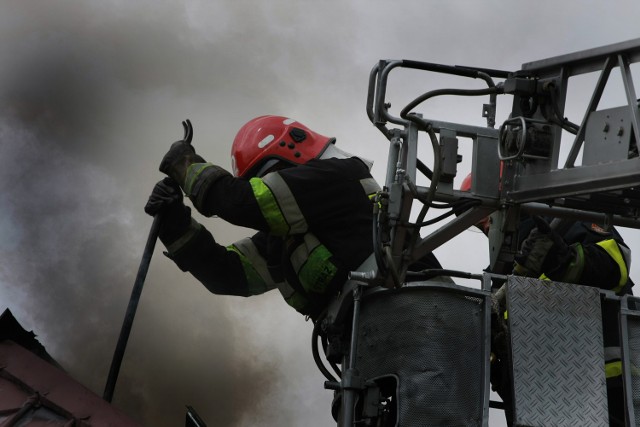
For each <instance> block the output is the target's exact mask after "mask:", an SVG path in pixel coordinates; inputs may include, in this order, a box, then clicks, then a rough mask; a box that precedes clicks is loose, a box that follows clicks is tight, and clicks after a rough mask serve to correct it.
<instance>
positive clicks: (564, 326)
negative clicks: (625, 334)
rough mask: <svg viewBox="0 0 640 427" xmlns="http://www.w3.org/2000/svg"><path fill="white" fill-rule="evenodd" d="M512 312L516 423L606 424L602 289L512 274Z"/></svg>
mask: <svg viewBox="0 0 640 427" xmlns="http://www.w3.org/2000/svg"><path fill="white" fill-rule="evenodd" d="M507 310H508V321H509V329H510V334H511V352H512V359H513V382H514V405H515V412H514V424H515V425H516V426H530V427H538V426H540V427H542V426H557V427H575V426H591V427H598V426H607V425H608V414H607V394H606V379H605V375H604V348H603V344H602V314H601V311H600V292H599V290H598V289H597V288H592V287H587V286H579V285H572V284H567V283H559V282H551V281H542V280H537V279H531V278H524V277H516V276H512V277H510V278H509V281H508V290H507Z"/></svg>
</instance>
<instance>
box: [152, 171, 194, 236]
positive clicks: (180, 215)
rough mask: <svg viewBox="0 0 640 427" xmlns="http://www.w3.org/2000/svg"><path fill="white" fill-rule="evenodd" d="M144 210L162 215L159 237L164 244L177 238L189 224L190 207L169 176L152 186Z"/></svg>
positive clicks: (154, 214) (153, 214)
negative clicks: (186, 204)
mask: <svg viewBox="0 0 640 427" xmlns="http://www.w3.org/2000/svg"><path fill="white" fill-rule="evenodd" d="M144 211H145V212H146V213H147V214H149V215H151V216H156V215H162V220H161V222H160V233H159V237H160V240H161V241H162V243H164V244H165V246H167V245H170V244H171V243H173V242H175V241H176V240H178V238H179V237H180V236H182V235H183V234H184V233H186V232H187V230H188V228H189V225H190V224H191V209H189V208H188V207H187V206H185V205H184V203H183V196H182V190H181V189H180V187H179V186H178V184H176V182H175V181H174V180H173V179H171V178H168V177H167V178H164V179H163V180H162V181H158V183H157V184H156V185H155V187H153V191H152V192H151V195H150V196H149V200H148V201H147V204H146V205H145V207H144Z"/></svg>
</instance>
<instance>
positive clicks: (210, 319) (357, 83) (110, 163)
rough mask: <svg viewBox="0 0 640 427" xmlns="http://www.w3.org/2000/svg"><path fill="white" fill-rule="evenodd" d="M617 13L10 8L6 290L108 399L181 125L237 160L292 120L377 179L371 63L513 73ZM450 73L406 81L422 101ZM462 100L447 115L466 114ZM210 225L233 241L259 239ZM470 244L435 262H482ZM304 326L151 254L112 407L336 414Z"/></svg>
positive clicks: (0, 36)
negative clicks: (241, 144)
mask: <svg viewBox="0 0 640 427" xmlns="http://www.w3.org/2000/svg"><path fill="white" fill-rule="evenodd" d="M623 6H624V7H623ZM618 7H619V10H618V9H616V10H613V9H612V8H611V6H610V5H604V4H603V6H598V5H593V4H590V5H589V8H588V9H587V8H586V7H585V6H584V5H583V4H582V2H577V1H567V2H563V3H562V5H559V4H557V2H551V1H546V2H545V1H543V2H539V3H537V4H536V5H533V6H532V5H531V4H524V3H522V5H518V4H517V3H515V4H513V3H510V4H509V5H506V4H505V3H504V2H499V1H493V0H492V1H488V2H477V1H470V0H465V1H459V2H438V1H432V2H424V0H420V1H406V2H400V3H398V2H395V3H393V4H392V3H389V4H383V3H382V2H375V1H374V2H372V1H370V0H366V1H365V0H358V1H351V2H344V1H341V2H338V1H330V2H290V1H270V2H266V3H263V2H243V1H231V0H225V1H216V2H207V1H202V0H191V1H187V2H184V3H181V2H157V1H150V0H148V1H144V0H143V1H137V2H121V1H117V0H109V1H100V2H98V1H96V2H86V1H80V0H67V1H63V2H55V4H54V3H51V4H49V3H46V2H24V1H20V0H7V1H3V2H2V5H0V57H2V58H3V65H2V67H0V236H1V238H0V257H1V258H2V260H3V262H2V263H0V301H2V305H3V306H7V307H9V308H11V309H12V311H14V313H15V314H16V316H17V317H18V319H19V320H20V321H21V322H22V323H23V324H24V325H25V327H26V328H27V329H33V330H34V331H35V332H36V333H37V334H39V336H40V339H41V340H42V342H43V344H44V345H45V346H46V347H47V349H48V350H49V351H50V353H51V354H52V355H53V356H54V357H55V358H56V359H58V360H59V361H60V362H61V363H62V364H63V365H64V366H65V367H67V369H68V370H69V371H70V373H72V375H74V376H75V377H76V378H77V379H78V380H79V381H81V382H82V383H84V384H85V385H87V386H88V387H90V388H91V389H93V390H94V391H95V392H97V393H98V394H101V393H102V389H103V387H104V382H105V380H106V375H107V372H108V368H109V363H110V361H111V356H112V352H113V348H114V346H115V342H116V340H117V335H118V332H119V328H120V325H121V322H122V317H123V315H124V311H125V308H126V304H127V300H128V297H129V294H130V291H131V286H132V285H133V280H134V277H135V273H136V269H137V265H138V262H139V259H140V256H141V251H142V248H143V246H144V242H145V239H146V233H147V232H148V227H149V226H150V222H151V220H150V218H149V217H147V216H146V215H145V214H144V213H143V212H142V207H143V206H144V203H145V200H146V197H147V195H148V193H149V192H150V190H151V188H152V186H153V184H154V183H155V181H157V180H159V179H160V178H161V175H160V174H159V172H158V171H157V165H158V162H159V160H160V158H161V157H162V155H163V154H164V152H165V150H166V148H167V147H168V145H169V144H170V143H171V142H173V141H174V140H176V139H178V138H179V137H180V136H181V133H182V129H181V126H180V122H181V121H182V120H183V119H185V118H190V119H191V120H192V122H193V123H194V126H195V139H194V144H195V146H196V148H197V149H198V151H199V152H200V153H201V154H202V155H203V156H204V157H205V158H206V159H208V160H211V161H214V162H217V163H219V164H221V165H222V166H226V167H228V166H229V155H228V153H229V146H230V141H231V140H232V139H233V136H234V134H235V131H236V130H237V129H238V128H239V127H240V126H241V125H242V124H243V123H244V122H245V121H246V120H248V119H250V118H251V117H254V116H256V115H261V114H283V115H290V116H294V117H296V118H297V119H299V120H301V121H303V122H305V123H306V124H308V125H309V126H311V127H313V128H316V129H318V130H319V131H322V132H324V133H327V134H333V135H335V136H337V137H338V143H339V144H344V145H343V147H344V148H346V149H347V150H348V151H354V152H361V153H363V154H365V156H366V157H372V158H374V160H376V161H377V162H378V163H377V165H376V166H375V168H374V172H375V173H376V174H377V178H379V179H380V180H381V176H383V173H384V166H385V165H384V159H385V157H386V141H385V140H384V139H383V138H382V137H381V135H380V134H379V133H377V131H376V130H375V129H374V128H373V126H371V124H370V123H369V121H368V119H367V117H366V114H365V101H366V90H367V80H368V78H369V71H370V70H371V68H372V67H373V65H374V64H375V63H376V61H377V60H379V59H381V58H397V59H402V58H407V59H416V60H424V61H430V62H441V63H448V64H464V65H477V66H481V67H487V68H500V69H516V68H518V67H519V65H520V64H521V63H522V62H526V61H531V60H536V59H542V58H545V57H549V56H553V55H557V54H562V53H567V52H571V51H575V50H580V49H586V48H589V47H594V46H599V45H603V44H608V43H614V42H618V41H622V40H626V39H630V38H633V37H635V36H636V35H635V33H633V31H635V30H634V28H635V24H636V23H635V22H634V17H636V16H638V13H637V12H638V7H639V6H638V5H637V4H635V3H632V2H631V1H625V2H622V5H619V6H618ZM625 8H626V9H625ZM630 8H633V10H634V11H635V12H636V13H633V12H632V11H631V9H630ZM577 22H579V23H581V24H582V25H581V26H579V27H578V26H577V24H576V23H577ZM625 23H626V25H625ZM438 83H439V82H438V81H437V80H435V81H434V80H429V81H427V82H426V84H425V87H422V86H416V85H412V84H410V83H409V79H408V81H407V82H406V83H405V82H404V81H400V82H397V81H396V84H397V85H398V86H399V87H400V88H401V89H403V90H404V92H406V94H407V96H412V97H413V96H417V95H419V94H420V93H422V92H424V91H426V90H427V89H428V88H431V86H430V85H434V84H435V85H438ZM392 101H393V102H394V106H399V105H400V104H397V103H396V101H395V99H394V100H392ZM457 107H458V105H457V104H452V103H449V104H445V106H444V108H442V109H440V110H438V111H436V112H437V114H449V115H462V111H463V110H461V109H458V108H457ZM473 113H474V114H476V113H478V114H477V115H479V110H478V111H477V112H475V111H474V112H473ZM464 115H465V117H458V120H460V121H465V120H467V117H466V111H465V112H464ZM204 222H205V224H206V225H207V226H208V227H209V228H210V229H211V230H212V231H213V233H214V235H215V236H216V238H217V239H218V240H220V241H221V242H223V243H228V242H231V241H233V240H235V239H237V238H239V237H241V236H244V235H247V234H248V233H249V231H247V230H241V229H238V228H234V227H229V226H227V225H226V224H224V223H223V222H222V221H220V220H208V221H204ZM478 244H481V243H478ZM468 246H472V245H465V247H463V248H459V247H458V249H452V250H451V251H447V250H443V252H442V253H441V255H442V257H441V259H442V260H444V261H445V263H446V264H447V265H448V266H451V267H458V268H460V269H468V270H474V269H476V270H475V271H477V270H479V269H481V268H483V267H484V266H485V265H486V261H485V259H480V257H476V256H475V253H476V252H477V251H473V252H469V251H470V250H469V249H468ZM456 251H457V252H456ZM460 253H467V254H469V255H468V256H464V257H460V256H459V254H460ZM476 258H477V259H476ZM461 259H463V260H469V259H471V260H472V261H473V263H474V264H473V266H469V265H460V264H461V263H462V261H461ZM456 262H457V263H458V264H457V265H456ZM2 308H4V307H0V309H2ZM309 336H310V325H309V324H306V323H305V322H304V321H303V320H302V318H300V317H299V316H298V315H297V314H295V313H294V312H293V310H291V309H289V308H288V307H287V306H286V305H285V304H284V303H283V302H282V301H281V299H280V298H279V296H278V295H277V294H272V295H266V296H264V297H259V298H254V299H249V300H244V299H241V298H234V297H218V296H214V295H211V294H209V293H207V291H206V290H204V288H203V287H201V286H200V285H199V284H198V283H197V282H196V281H195V280H193V279H191V278H190V277H189V276H186V275H184V274H182V273H181V272H179V271H178V269H177V268H176V267H175V266H173V265H172V263H171V262H170V261H169V260H167V259H166V258H164V257H163V256H162V254H161V250H160V249H158V250H157V251H156V254H155V255H154V259H153V260H152V266H151V270H150V272H149V276H148V279H147V284H146V285H145V289H144V292H143V295H142V299H141V303H140V307H139V310H138V314H137V317H136V321H135V323H134V329H133V331H132V335H131V338H130V341H129V347H128V349H127V355H126V358H125V362H124V364H123V370H122V372H121V375H120V381H119V383H118V385H117V388H116V395H115V399H114V403H115V404H116V406H118V407H120V408H122V409H123V410H124V411H126V412H127V413H128V414H130V415H131V416H132V417H134V418H136V419H137V420H139V421H140V422H142V423H143V424H145V425H154V426H175V425H181V424H182V422H183V421H182V419H183V416H184V415H183V414H184V405H185V404H189V405H192V406H194V407H196V409H197V410H198V411H199V412H200V414H201V415H202V416H203V418H204V419H205V420H206V421H207V422H209V425H215V426H222V427H225V426H229V427H231V426H251V425H262V426H272V425H273V426H276V425H277V426H282V425H289V426H295V425H305V426H312V425H328V424H330V415H329V402H330V399H331V395H330V393H329V392H327V391H324V390H322V377H321V376H320V375H319V374H318V373H317V372H316V370H315V367H314V366H313V363H312V361H311V357H310V349H309V347H310V346H309V344H308V341H309Z"/></svg>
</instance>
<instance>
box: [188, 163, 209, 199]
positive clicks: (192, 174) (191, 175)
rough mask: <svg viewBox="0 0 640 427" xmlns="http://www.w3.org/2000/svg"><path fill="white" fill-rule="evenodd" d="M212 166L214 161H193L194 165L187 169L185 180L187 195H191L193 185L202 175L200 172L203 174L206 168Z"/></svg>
mask: <svg viewBox="0 0 640 427" xmlns="http://www.w3.org/2000/svg"><path fill="white" fill-rule="evenodd" d="M211 166H213V164H212V163H193V164H192V165H190V166H189V168H188V169H187V176H186V177H185V180H184V193H185V194H186V195H187V196H190V195H191V190H192V189H193V185H194V184H195V183H196V181H197V180H198V177H199V176H200V174H202V172H203V171H204V170H205V169H207V168H209V167H211Z"/></svg>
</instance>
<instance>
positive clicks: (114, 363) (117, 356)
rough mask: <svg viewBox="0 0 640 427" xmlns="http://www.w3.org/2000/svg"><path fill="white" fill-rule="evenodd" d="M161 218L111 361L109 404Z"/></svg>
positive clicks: (106, 390)
mask: <svg viewBox="0 0 640 427" xmlns="http://www.w3.org/2000/svg"><path fill="white" fill-rule="evenodd" d="M160 217H161V215H159V214H158V215H156V216H155V217H154V218H153V223H152V224H151V230H149V236H148V238H147V244H146V245H145V247H144V252H143V253H142V260H141V261H140V266H139V267H138V275H137V276H136V281H135V283H134V285H133V290H132V291H131V297H130V298H129V306H128V307H127V312H126V313H125V316H124V322H123V323H122V329H120V337H119V338H118V343H117V344H116V350H115V352H114V353H113V359H112V360H111V369H109V376H108V377H107V384H106V386H105V388H104V394H103V395H102V398H103V399H104V400H106V401H107V402H111V399H112V398H113V390H114V389H115V386H116V381H117V380H118V374H119V373H120V365H121V364H122V358H123V356H124V351H125V348H126V347H127V341H128V340H129V333H130V332H131V326H132V325H133V318H134V317H135V315H136V310H137V308H138V301H140V294H142V286H143V285H144V280H145V278H146V277H147V271H148V270H149V264H150V263H151V256H152V255H153V250H154V249H155V246H156V241H157V240H158V233H159V231H160Z"/></svg>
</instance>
